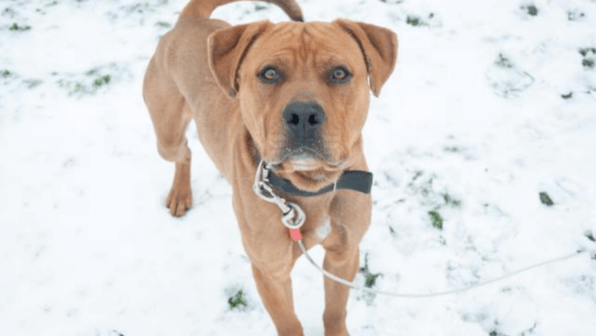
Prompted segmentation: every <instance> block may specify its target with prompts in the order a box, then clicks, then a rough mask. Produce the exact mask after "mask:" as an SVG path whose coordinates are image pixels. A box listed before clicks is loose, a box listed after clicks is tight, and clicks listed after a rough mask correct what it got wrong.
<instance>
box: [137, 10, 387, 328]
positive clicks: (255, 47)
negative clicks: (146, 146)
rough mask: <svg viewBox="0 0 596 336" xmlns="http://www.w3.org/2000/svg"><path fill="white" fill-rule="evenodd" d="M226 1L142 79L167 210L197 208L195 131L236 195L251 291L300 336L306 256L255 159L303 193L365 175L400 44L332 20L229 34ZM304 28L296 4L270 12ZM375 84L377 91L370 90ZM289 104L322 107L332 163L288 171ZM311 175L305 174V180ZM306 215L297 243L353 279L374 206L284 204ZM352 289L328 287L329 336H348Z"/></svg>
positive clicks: (175, 38) (197, 21)
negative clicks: (376, 110)
mask: <svg viewBox="0 0 596 336" xmlns="http://www.w3.org/2000/svg"><path fill="white" fill-rule="evenodd" d="M229 2H232V1H230V0H227V1H226V0H203V1H200V0H194V1H191V2H190V3H189V4H188V5H187V6H186V7H185V8H184V10H183V11H182V13H181V16H180V18H179V20H178V22H177V24H176V26H175V27H174V28H173V29H172V30H171V31H170V32H168V33H167V34H166V35H164V36H163V37H162V39H161V40H160V42H159V44H158V46H157V50H156V52H155V55H154V56H153V58H152V59H151V61H150V63H149V66H148V68H147V73H146V75H145V81H144V87H143V96H144V99H145V102H146V105H147V107H148V110H149V112H150V115H151V118H152V121H153V125H154V129H155V133H156V136H157V143H158V151H159V153H160V155H161V156H162V157H163V158H164V159H166V160H168V161H171V162H175V164H176V165H175V166H176V172H175V176H174V183H173V185H172V188H171V191H170V194H169V196H168V198H167V206H168V208H169V209H170V212H171V213H172V215H174V216H182V215H184V213H185V212H186V211H187V209H188V208H190V206H191V205H192V193H191V189H190V162H191V153H190V150H189V149H188V146H187V143H186V138H185V130H186V127H187V126H188V124H189V122H190V121H191V120H194V121H195V123H196V126H197V129H198V134H199V139H200V141H201V143H202V144H203V146H204V147H205V150H206V151H207V153H208V155H209V157H210V158H211V159H212V160H213V162H214V164H215V166H216V167H217V169H218V170H219V171H220V173H221V174H222V175H223V176H224V177H225V178H226V180H228V182H230V184H231V185H232V188H233V205H234V211H235V213H236V217H237V219H238V224H239V226H240V231H241V234H242V241H243V244H244V248H245V250H246V253H247V255H248V257H249V258H250V260H251V263H252V267H253V275H254V278H255V282H256V285H257V288H258V291H259V294H260V295H261V299H262V300H263V304H264V305H265V308H266V309H267V311H268V312H269V314H270V316H271V318H272V320H273V323H274V324H275V327H276V329H277V332H278V335H280V336H286V335H287V336H300V335H303V331H302V326H301V325H300V322H299V321H298V319H297V317H296V314H295V313H294V307H293V299H292V290H291V280H290V271H291V269H292V267H293V265H294V262H295V261H296V259H297V258H298V257H299V256H300V254H301V253H300V250H299V249H298V247H297V245H296V243H295V242H294V241H292V240H291V238H290V235H289V232H288V230H287V229H286V228H285V227H284V226H283V225H282V224H281V222H280V211H279V209H278V208H277V207H276V206H275V205H272V204H269V203H266V202H264V201H262V200H260V199H259V198H258V197H257V196H256V195H255V194H254V193H253V191H252V183H253V179H254V174H255V171H256V165H257V161H258V160H259V158H262V159H263V160H265V161H266V162H268V163H276V164H278V166H277V168H276V170H275V172H276V173H277V174H278V175H279V176H281V177H284V178H287V179H289V180H290V181H292V183H294V185H296V186H297V187H298V188H300V189H303V190H311V191H314V190H318V189H320V188H321V187H322V186H325V185H328V184H330V183H333V182H334V181H335V180H336V179H337V178H338V177H339V176H340V174H341V172H342V171H344V170H367V166H366V161H365V158H364V154H363V152H362V135H361V131H362V128H363V126H364V123H365V121H366V116H367V112H368V107H369V90H372V91H373V93H374V94H375V95H378V94H379V93H380V90H381V87H382V86H383V84H384V83H385V81H386V80H387V79H388V77H389V75H390V74H391V72H392V71H393V68H394V66H395V60H396V57H397V37H396V35H395V34H394V33H393V32H391V31H389V30H387V29H384V28H381V27H377V26H373V25H369V24H364V23H357V22H352V21H349V20H336V21H334V22H332V23H322V22H313V23H300V22H286V23H279V24H273V23H270V22H268V21H263V22H257V23H252V24H246V25H239V26H234V27H231V26H230V25H229V24H227V23H225V22H223V21H220V20H213V19H208V16H209V15H210V14H211V12H212V11H213V9H214V8H216V7H217V6H219V5H221V4H224V3H229ZM270 2H272V3H276V4H278V5H280V6H281V7H282V8H284V9H286V12H287V13H289V14H290V15H291V17H293V18H295V19H301V17H302V16H301V13H300V9H299V7H298V5H297V4H296V3H295V2H294V1H281V0H280V1H270ZM338 64H339V65H343V66H346V67H347V68H348V69H349V70H350V72H351V73H352V75H353V77H352V78H351V80H350V81H349V82H348V83H345V84H341V85H337V84H331V83H330V82H329V81H328V80H327V74H328V73H329V69H332V68H333V67H334V66H336V65H338ZM266 65H275V66H277V67H278V68H279V69H280V70H281V71H282V72H283V73H284V76H285V78H284V80H283V81H282V82H281V83H280V84H276V85H271V84H264V83H263V82H262V81H261V80H260V79H259V78H258V77H257V74H258V73H259V71H261V69H263V67H265V66H266ZM369 81H370V87H369V84H368V83H369ZM292 102H316V103H318V104H320V105H321V106H322V107H323V109H324V112H325V117H326V122H325V124H324V125H323V126H322V129H321V132H322V137H323V141H324V146H325V149H326V150H327V152H328V154H329V155H328V157H326V158H325V159H318V160H312V161H309V162H308V164H306V166H305V164H304V163H301V164H298V163H296V162H293V161H292V160H291V159H286V160H282V161H280V153H281V152H282V151H283V149H284V137H285V136H287V132H286V131H285V128H284V126H285V125H284V120H283V118H281V115H282V111H283V110H284V108H285V106H287V105H288V104H290V103H292ZM304 167H307V168H308V169H305V168H304ZM287 199H288V200H289V201H293V202H296V203H298V204H299V205H300V206H301V207H302V208H303V209H304V210H305V212H306V216H307V221H306V223H305V225H304V226H303V228H302V229H301V233H302V236H303V240H304V243H305V245H306V246H307V248H310V247H312V246H313V245H316V244H321V245H322V246H323V247H324V248H325V250H326V254H325V261H324V267H325V268H326V269H327V270H328V271H330V272H332V273H334V274H337V275H338V276H341V277H344V278H346V279H348V280H352V279H353V278H354V277H355V276H356V273H357V272H358V263H359V250H358V245H359V243H360V241H361V239H362V237H363V235H364V234H365V232H366V230H367V228H368V226H369V224H370V214H371V207H372V201H371V197H370V195H364V194H361V193H358V192H354V191H345V190H341V191H336V192H332V193H328V194H325V195H322V196H316V197H310V198H305V197H289V196H288V197H287ZM328 218H329V219H330V221H331V232H330V233H329V235H328V236H327V237H326V238H324V240H323V241H320V239H321V238H319V236H318V235H317V234H316V229H317V228H318V227H319V226H320V225H323V223H324V222H326V221H327V219H328ZM348 294H349V290H348V288H347V287H345V286H343V285H339V284H337V283H334V282H331V281H329V280H327V279H325V312H324V316H323V318H324V325H325V335H326V336H346V335H348V331H347V329H346V324H345V318H346V303H347V300H348Z"/></svg>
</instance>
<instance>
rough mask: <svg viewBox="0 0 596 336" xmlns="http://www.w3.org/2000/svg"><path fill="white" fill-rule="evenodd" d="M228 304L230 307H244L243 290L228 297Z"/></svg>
mask: <svg viewBox="0 0 596 336" xmlns="http://www.w3.org/2000/svg"><path fill="white" fill-rule="evenodd" d="M228 304H229V305H230V309H242V308H246V300H245V299H244V292H243V291H242V289H241V290H239V291H238V292H236V294H234V295H233V296H232V297H230V298H229V299H228Z"/></svg>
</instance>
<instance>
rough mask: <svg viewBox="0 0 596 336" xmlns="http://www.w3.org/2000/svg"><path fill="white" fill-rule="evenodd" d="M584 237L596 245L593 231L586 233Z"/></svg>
mask: <svg viewBox="0 0 596 336" xmlns="http://www.w3.org/2000/svg"><path fill="white" fill-rule="evenodd" d="M584 236H586V238H588V240H590V241H591V242H593V243H596V238H594V234H593V233H592V232H591V231H586V232H584Z"/></svg>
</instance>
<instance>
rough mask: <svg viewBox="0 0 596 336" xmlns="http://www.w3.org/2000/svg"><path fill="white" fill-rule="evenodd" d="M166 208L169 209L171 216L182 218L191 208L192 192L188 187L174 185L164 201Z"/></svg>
mask: <svg viewBox="0 0 596 336" xmlns="http://www.w3.org/2000/svg"><path fill="white" fill-rule="evenodd" d="M166 207H167V208H168V209H170V214H171V215H172V216H174V217H182V216H184V214H185V213H186V210H188V209H190V208H192V191H191V190H190V185H176V184H174V185H173V186H172V189H171V190H170V194H169V195H168V198H167V199H166Z"/></svg>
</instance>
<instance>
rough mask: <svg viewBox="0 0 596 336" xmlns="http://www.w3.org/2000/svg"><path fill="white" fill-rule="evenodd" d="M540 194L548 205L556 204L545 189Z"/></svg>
mask: <svg viewBox="0 0 596 336" xmlns="http://www.w3.org/2000/svg"><path fill="white" fill-rule="evenodd" d="M538 196H540V202H541V203H542V204H544V205H546V206H553V205H555V202H553V200H552V199H551V198H550V196H548V194H547V193H546V192H544V191H542V192H540V193H539V194H538Z"/></svg>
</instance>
